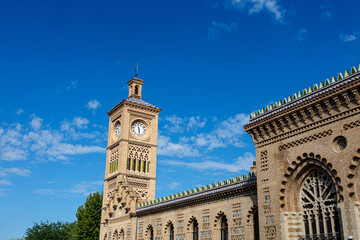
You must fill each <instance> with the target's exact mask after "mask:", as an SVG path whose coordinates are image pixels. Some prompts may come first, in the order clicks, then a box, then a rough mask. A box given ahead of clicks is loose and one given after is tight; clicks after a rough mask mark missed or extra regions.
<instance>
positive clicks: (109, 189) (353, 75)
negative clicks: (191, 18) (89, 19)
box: [100, 66, 360, 240]
mask: <svg viewBox="0 0 360 240" xmlns="http://www.w3.org/2000/svg"><path fill="white" fill-rule="evenodd" d="M143 83H144V81H143V80H140V79H138V78H136V77H135V78H133V79H131V80H130V81H129V82H128V85H129V97H128V98H127V99H126V100H123V101H122V102H121V103H119V104H118V105H117V106H115V107H114V108H113V109H112V110H110V111H109V113H108V114H109V117H110V121H109V137H108V148H107V158H106V172H105V181H104V200H103V208H102V220H101V232H100V240H108V239H109V240H110V239H111V240H113V239H114V240H115V239H121V240H125V239H126V240H130V239H131V240H134V239H136V240H168V239H169V240H175V239H176V240H211V239H214V240H242V239H246V240H258V239H261V240H275V239H282V240H287V239H289V240H298V239H319V240H320V239H358V240H359V239H360V201H359V200H360V199H359V198H360V195H359V193H360V170H359V166H358V165H359V160H360V66H359V68H355V67H353V68H351V70H350V71H348V70H346V71H345V73H344V75H343V74H339V75H338V76H337V77H332V78H331V79H326V80H325V81H324V82H320V83H319V84H315V85H314V86H312V87H309V88H306V89H304V90H302V91H299V92H298V93H295V94H293V95H291V96H289V97H287V98H284V99H283V100H280V101H278V102H276V103H275V104H272V105H270V106H267V107H265V108H263V109H261V110H259V111H257V112H254V113H252V114H251V115H250V121H249V123H248V124H247V125H245V130H246V132H247V133H249V134H250V135H251V137H252V139H253V142H254V144H255V151H256V166H255V165H254V167H252V169H251V173H249V174H248V175H243V176H240V177H234V178H231V179H227V180H224V181H221V182H217V183H212V184H209V185H206V186H202V187H198V188H194V189H191V190H188V191H184V192H181V193H177V194H173V195H170V196H166V197H162V198H158V199H155V184H156V151H157V128H158V115H159V113H160V111H161V109H160V108H158V107H156V106H154V105H152V104H150V103H147V102H145V101H143V100H142V97H141V92H142V84H143Z"/></svg>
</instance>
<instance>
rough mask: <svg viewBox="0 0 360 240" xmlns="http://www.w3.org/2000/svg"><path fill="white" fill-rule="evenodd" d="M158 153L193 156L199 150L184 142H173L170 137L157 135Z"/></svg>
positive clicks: (197, 154)
mask: <svg viewBox="0 0 360 240" xmlns="http://www.w3.org/2000/svg"><path fill="white" fill-rule="evenodd" d="M158 154H159V155H164V156H177V157H195V156H199V155H200V154H199V151H198V150H197V149H194V148H193V146H191V145H189V144H186V143H173V142H171V139H170V137H167V136H163V135H159V137H158Z"/></svg>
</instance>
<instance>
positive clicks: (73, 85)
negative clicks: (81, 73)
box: [66, 79, 78, 90]
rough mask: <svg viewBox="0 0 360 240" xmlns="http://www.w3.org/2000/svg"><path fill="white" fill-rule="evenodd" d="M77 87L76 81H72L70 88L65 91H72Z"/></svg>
mask: <svg viewBox="0 0 360 240" xmlns="http://www.w3.org/2000/svg"><path fill="white" fill-rule="evenodd" d="M77 86H78V80H76V79H74V80H71V83H70V86H68V87H67V88H66V89H67V90H74V89H76V88H77Z"/></svg>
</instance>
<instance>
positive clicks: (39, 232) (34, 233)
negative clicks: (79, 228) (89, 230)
mask: <svg viewBox="0 0 360 240" xmlns="http://www.w3.org/2000/svg"><path fill="white" fill-rule="evenodd" d="M74 227H75V223H67V222H66V223H63V222H60V221H58V222H54V223H49V222H48V221H46V222H43V221H41V222H40V224H39V223H34V226H33V227H31V228H27V229H26V232H25V239H26V240H39V239H41V240H69V239H72V237H73V234H74Z"/></svg>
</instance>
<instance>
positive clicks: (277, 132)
mask: <svg viewBox="0 0 360 240" xmlns="http://www.w3.org/2000/svg"><path fill="white" fill-rule="evenodd" d="M271 125H272V126H273V129H274V132H275V134H276V135H277V134H279V126H278V124H277V122H276V121H273V122H271Z"/></svg>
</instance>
